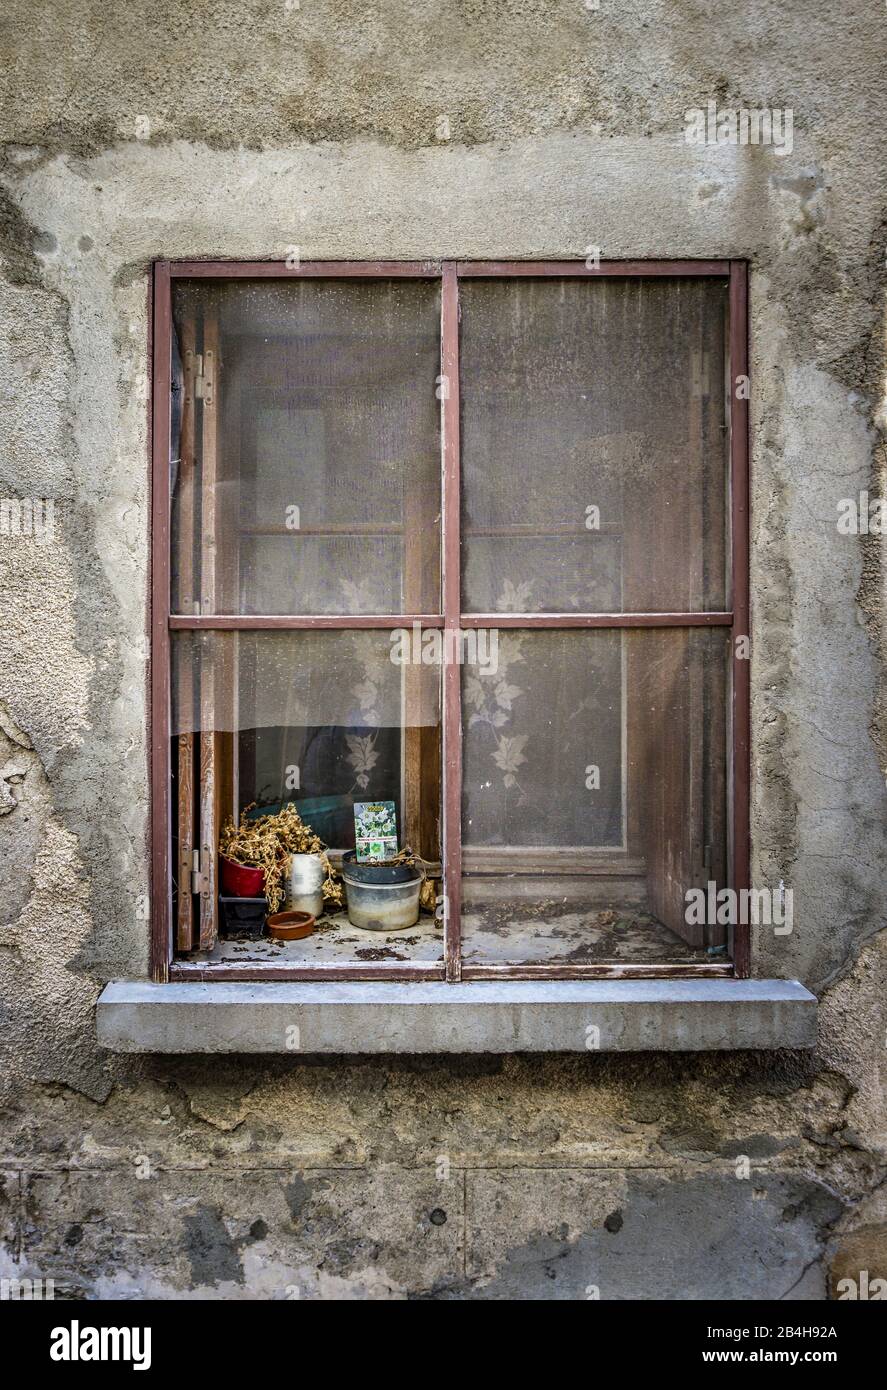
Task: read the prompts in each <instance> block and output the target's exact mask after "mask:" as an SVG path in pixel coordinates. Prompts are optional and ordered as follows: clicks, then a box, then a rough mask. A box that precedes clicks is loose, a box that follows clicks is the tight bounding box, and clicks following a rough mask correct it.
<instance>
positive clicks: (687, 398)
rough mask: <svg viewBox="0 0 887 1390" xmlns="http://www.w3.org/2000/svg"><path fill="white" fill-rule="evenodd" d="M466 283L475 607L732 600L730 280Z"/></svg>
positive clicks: (575, 607)
mask: <svg viewBox="0 0 887 1390" xmlns="http://www.w3.org/2000/svg"><path fill="white" fill-rule="evenodd" d="M460 296H461V306H462V336H461V350H460V363H461V407H462V478H463V503H462V513H463V514H462V555H463V578H462V594H463V606H464V608H465V611H466V612H475V613H505V612H516V613H530V612H555V613H557V612H582V611H587V612H620V611H621V612H633V611H634V612H678V611H683V612H686V611H688V610H690V611H693V610H707V609H723V608H725V607H726V598H727V589H726V577H725V576H726V563H725V535H726V530H725V518H726V497H727V480H728V474H727V431H726V414H725V335H726V308H727V290H726V286H725V284H723V283H722V282H720V281H718V280H699V279H697V280H641V281H628V280H610V279H606V280H604V279H600V280H541V279H539V280H532V279H526V280H525V279H507V280H482V279H478V280H475V279H469V280H465V281H463V282H462V284H461V287H460Z"/></svg>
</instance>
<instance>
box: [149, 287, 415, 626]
mask: <svg viewBox="0 0 887 1390" xmlns="http://www.w3.org/2000/svg"><path fill="white" fill-rule="evenodd" d="M173 311H174V322H175V331H176V344H175V346H176V352H177V354H178V357H179V358H180V359H181V375H180V378H179V380H178V381H177V382H176V383H174V384H175V386H177V388H178V392H180V393H181V396H182V402H183V403H182V408H181V425H180V429H179V431H178V435H179V439H180V449H179V458H178V459H177V460H174V462H173V468H172V476H171V481H172V533H173V534H172V539H173V546H172V604H173V611H174V612H178V613H189V614H190V613H195V612H203V613H228V614H232V613H241V614H257V613H269V614H275V613H299V614H310V613H317V614H326V613H357V614H363V613H428V612H431V613H434V612H437V611H438V609H439V594H440V540H439V531H440V419H439V406H440V403H439V400H438V399H437V396H436V394H435V393H436V390H437V378H438V375H439V373H440V293H439V287H438V285H437V284H436V282H434V281H425V280H415V281H398V280H393V281H387V282H386V281H374V280H367V281H347V280H345V281H335V280H324V279H306V280H302V281H298V280H292V281H286V282H284V283H281V282H279V281H245V282H244V281H233V282H221V283H212V282H206V281H201V282H180V283H179V285H178V286H177V287H176V289H175V292H174V302H173ZM177 375H178V373H177ZM176 394H177V392H176V391H174V400H175V397H176Z"/></svg>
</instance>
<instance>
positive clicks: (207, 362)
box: [194, 348, 216, 405]
mask: <svg viewBox="0 0 887 1390" xmlns="http://www.w3.org/2000/svg"><path fill="white" fill-rule="evenodd" d="M194 360H195V362H196V364H197V370H196V372H195V374H194V394H195V396H197V398H198V400H201V401H203V404H204V405H212V403H213V391H214V389H215V384H216V376H215V369H216V354H215V353H214V352H213V350H212V348H207V350H206V352H202V353H201V352H198V353H197V354H196V356H195V359H194Z"/></svg>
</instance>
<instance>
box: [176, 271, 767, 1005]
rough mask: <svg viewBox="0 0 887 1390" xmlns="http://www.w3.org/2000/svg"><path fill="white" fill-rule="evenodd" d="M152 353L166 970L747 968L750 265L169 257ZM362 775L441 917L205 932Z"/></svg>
mask: <svg viewBox="0 0 887 1390" xmlns="http://www.w3.org/2000/svg"><path fill="white" fill-rule="evenodd" d="M154 348H155V396H154V440H153V453H154V545H153V556H154V615H153V651H154V677H153V758H154V786H153V793H154V813H153V836H154V914H153V950H154V962H153V969H154V974H155V978H167V973H168V971H169V970H170V961H171V960H172V961H173V964H172V974H173V977H174V978H181V979H185V978H194V977H198V978H201V977H205V976H207V974H208V975H209V977H210V978H215V977H216V976H217V975H218V976H224V977H225V978H263V977H265V976H266V975H267V976H269V977H271V978H274V977H278V978H284V977H285V978H289V979H302V978H329V977H330V976H331V975H333V976H335V977H338V978H352V977H353V978H382V979H393V980H396V979H415V978H423V979H427V978H432V979H433V978H441V979H443V978H446V979H450V980H457V979H460V978H461V979H465V980H470V979H481V978H491V977H500V976H506V977H507V976H512V977H514V976H524V977H540V978H549V977H552V976H555V977H573V976H575V977H583V976H588V975H595V974H605V975H606V974H616V973H638V974H649V975H655V974H657V973H660V974H661V973H666V974H679V973H686V974H687V975H694V974H699V973H702V974H708V975H711V974H732V973H737V974H744V973H746V972H747V940H746V933H745V931H744V930H743V928H742V927H736V928H735V930H731V929H730V928H728V927H727V926H726V925H718V923H717V921H716V920H714V919H713V918H712V917H711V915H710V914H707V915H706V918H705V920H703V921H699V920H697V917H698V914H696V915H695V916H694V914H692V913H689V912H688V910H687V903H688V892H689V890H691V889H700V888H701V889H703V890H706V891H707V890H708V887H709V885H714V890H715V891H717V890H719V889H721V888H723V887H725V886H732V887H734V888H741V887H744V886H745V885H746V882H747V872H748V863H747V859H748V850H747V819H748V816H747V795H748V790H747V789H748V778H747V766H746V762H747V720H748V662H747V656H748V650H747V645H748V644H747V633H748V587H747V515H746V492H747V472H746V470H747V462H746V440H745V431H746V418H745V395H746V394H747V393H746V392H744V391H743V390H742V389H740V390H739V391H738V392H737V391H736V390H735V389H734V388H733V383H734V382H735V381H736V379H737V378H739V379H740V382H742V381H744V380H745V377H744V375H743V374H744V373H745V371H746V364H745V267H744V265H742V264H740V263H736V262H734V263H723V262H686V263H681V264H674V263H672V264H668V263H649V264H645V263H635V264H632V265H620V264H618V263H614V264H611V265H609V266H607V265H604V266H601V267H599V268H595V269H588V268H586V267H585V265H584V264H583V263H579V264H574V263H570V262H567V263H544V264H535V263H518V264H504V265H503V264H487V263H465V264H462V263H459V264H456V263H444V264H443V265H442V266H441V265H437V264H433V263H425V264H404V263H392V264H376V265H350V264H326V265H320V264H315V265H302V266H300V267H299V268H298V269H293V270H290V269H289V268H288V267H286V266H284V265H281V264H277V263H275V264H256V265H249V266H244V265H226V264H214V263H193V264H182V265H174V266H169V265H167V264H163V265H159V266H158V267H157V268H156V276H155V344H154ZM167 385H168V386H169V388H170V389H169V390H167V389H166V388H167ZM363 802H372V803H380V802H390V803H393V805H394V812H395V817H396V826H397V836H398V840H399V843H400V844H401V845H403V844H409V845H410V846H411V848H412V849H413V850H414V851H415V852H416V854H418V855H419V856H420V858H421V860H422V861H423V865H424V872H425V873H426V874H427V876H428V877H429V878H430V879H431V880H432V881H433V882H434V883H435V885H436V887H437V893H438V906H437V912H436V913H434V912H423V913H422V914H421V915H420V917H419V921H418V922H417V923H416V924H414V925H412V926H410V927H409V928H401V929H396V930H391V931H386V932H380V931H368V930H364V929H362V928H361V927H359V926H355V925H353V924H352V922H351V921H349V917H348V915H347V912H346V911H344V910H337V911H330V912H327V913H326V915H325V916H324V918H323V919H322V920H321V922H320V924H319V929H318V930H317V931H315V933H314V934H313V935H312V936H309V937H306V938H305V939H303V940H299V941H290V942H286V943H284V944H274V943H270V942H268V941H267V940H266V939H257V940H245V939H243V935H242V933H241V934H240V935H239V936H238V934H237V932H236V931H235V932H234V933H233V934H232V933H230V932H226V931H225V930H224V926H225V923H226V922H228V923H230V922H231V921H234V922H235V924H236V921H237V914H236V912H235V911H234V909H233V908H232V906H231V904H230V902H229V901H228V896H229V895H228V894H226V893H225V892H221V893H220V889H221V888H222V887H223V885H222V884H221V882H220V860H219V836H220V833H221V827H222V824H223V822H224V820H225V819H226V818H227V817H229V816H231V817H234V819H235V820H237V819H239V818H240V817H241V815H243V814H244V812H245V811H246V808H251V809H250V810H249V811H248V813H247V814H248V816H249V817H255V816H257V815H261V814H268V813H274V812H277V811H279V810H280V809H281V808H282V807H283V806H285V805H287V804H288V803H293V804H294V805H295V806H296V809H297V810H298V812H299V814H300V816H301V817H302V819H303V820H304V821H305V822H306V823H307V824H309V825H310V826H311V827H312V828H313V829H314V830H315V831H316V833H317V834H319V835H320V837H321V838H322V840H323V841H324V842H325V843H326V845H327V846H329V852H330V858H331V860H332V862H333V864H334V866H338V865H339V864H340V862H341V856H342V854H343V853H345V852H347V851H349V850H350V849H353V847H354V844H355V824H354V806H355V803H363ZM236 906H237V904H235V905H234V907H235V908H236ZM352 915H353V914H352ZM220 922H221V925H222V928H223V929H222V930H220Z"/></svg>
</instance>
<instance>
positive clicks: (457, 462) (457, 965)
mask: <svg viewBox="0 0 887 1390" xmlns="http://www.w3.org/2000/svg"><path fill="white" fill-rule="evenodd" d="M440 349H441V352H440V356H441V378H442V384H443V392H442V400H441V423H442V430H441V497H442V504H441V525H442V537H441V564H442V566H443V573H442V580H443V583H442V599H443V611H444V629H445V630H449V629H453V628H455V629H456V630H458V629H459V627H460V624H461V616H462V615H461V608H462V588H461V585H462V559H461V544H462V542H461V506H462V499H461V481H460V470H461V444H460V439H459V428H460V420H459V386H460V382H459V280H458V276H457V274H456V266H455V263H454V262H452V261H449V262H447V263H446V264H445V265H444V268H443V275H442V280H441V306H440ZM442 762H443V776H442V781H443V861H444V884H443V894H444V959H445V961H446V970H447V979H448V980H450V981H457V980H459V979H460V978H461V972H462V926H461V899H462V672H461V668H460V667H459V665H458V663H457V662H455V661H445V662H444V665H443V758H442Z"/></svg>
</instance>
